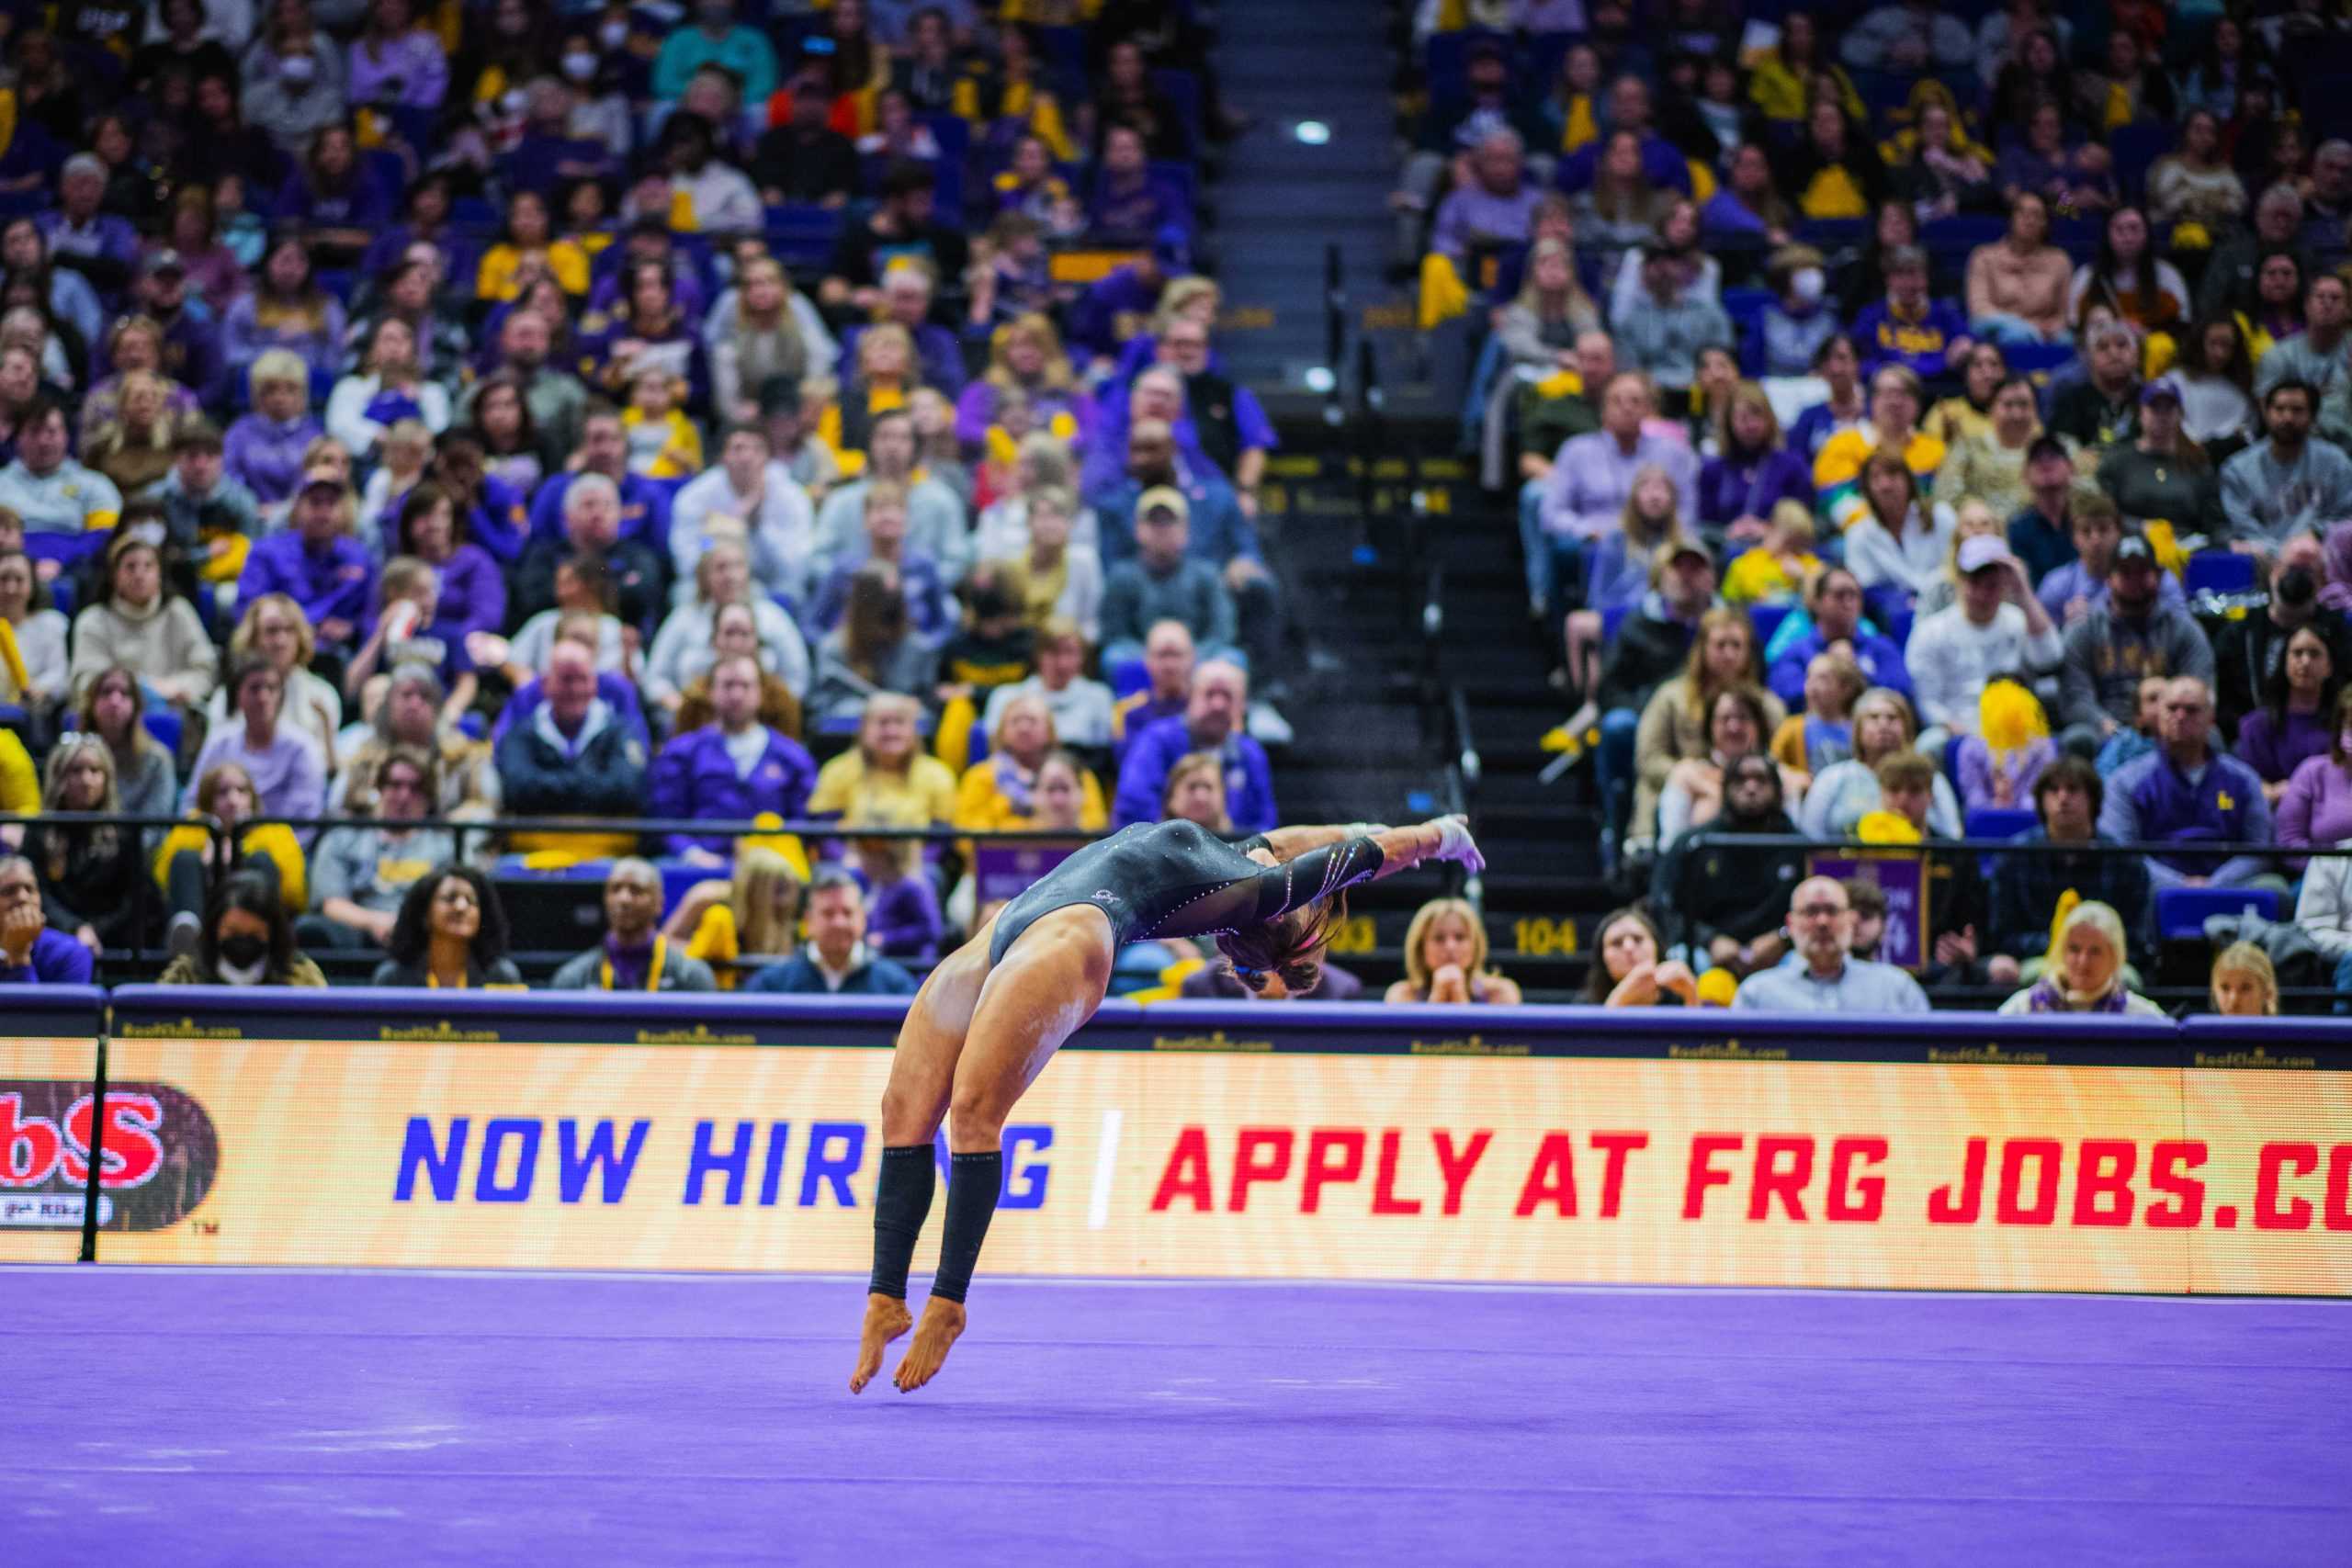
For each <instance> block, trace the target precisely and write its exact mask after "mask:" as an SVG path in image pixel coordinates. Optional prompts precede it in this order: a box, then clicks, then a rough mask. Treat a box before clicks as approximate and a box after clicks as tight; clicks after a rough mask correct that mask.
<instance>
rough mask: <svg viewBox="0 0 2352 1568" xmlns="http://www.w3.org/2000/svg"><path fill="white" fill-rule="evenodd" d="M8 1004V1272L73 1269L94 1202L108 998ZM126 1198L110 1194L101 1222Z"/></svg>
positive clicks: (0, 1030)
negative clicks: (101, 1011) (93, 1153)
mask: <svg viewBox="0 0 2352 1568" xmlns="http://www.w3.org/2000/svg"><path fill="white" fill-rule="evenodd" d="M0 996H5V997H6V998H7V1001H6V1011H5V1017H4V1019H0V1035H5V1037H0V1263H71V1262H73V1261H74V1258H77V1257H79V1256H80V1254H81V1250H82V1225H83V1213H84V1210H85V1206H86V1205H87V1202H88V1196H89V1177H90V1166H89V1154H90V1140H91V1124H92V1122H93V1121H94V1119H95V1114H96V1100H95V1098H94V1097H95V1096H96V1092H97V1073H98V1040H97V1032H98V1008H99V1005H100V1003H101V1002H102V1001H103V999H104V998H103V995H102V993H100V992H98V991H96V990H95V989H91V988H89V987H47V988H41V989H36V988H34V987H25V986H12V987H8V988H7V990H6V991H5V992H0ZM100 1174H101V1176H114V1175H116V1174H117V1173H116V1172H115V1171H111V1170H108V1169H107V1168H104V1167H102V1168H101V1170H100ZM116 1190H119V1183H118V1184H117V1185H116V1186H113V1187H107V1188H104V1189H102V1191H101V1196H100V1199H99V1210H100V1213H106V1212H107V1210H109V1209H110V1208H111V1207H112V1203H113V1198H112V1193H113V1192H114V1191H116Z"/></svg>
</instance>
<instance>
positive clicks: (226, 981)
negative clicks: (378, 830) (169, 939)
mask: <svg viewBox="0 0 2352 1568" xmlns="http://www.w3.org/2000/svg"><path fill="white" fill-rule="evenodd" d="M157 983H158V984H161V985H165V986H303V987H320V988H324V987H325V986H326V983H327V977H326V976H324V975H322V974H321V973H320V972H319V966H318V965H317V964H313V963H311V961H310V960H309V959H307V958H305V957H303V956H302V954H301V953H300V952H299V951H298V950H297V949H296V948H295V945H294V926H293V922H292V921H291V920H289V919H287V915H286V906H285V905H284V903H282V902H281V901H280V900H279V898H278V896H277V884H276V883H275V882H274V881H273V880H271V879H270V878H269V877H268V876H266V875H264V874H259V873H254V872H239V873H237V874H235V875H233V876H231V877H230V878H228V880H226V881H225V882H223V883H221V885H220V891H219V892H218V893H216V894H214V895H213V898H212V904H211V908H209V909H208V910H206V912H205V919H204V923H203V924H202V926H201V927H200V928H198V937H197V942H196V949H195V951H194V952H192V953H182V954H180V955H179V956H178V957H176V958H175V959H173V960H172V962H171V963H170V964H169V965H168V966H166V967H165V968H164V973H163V974H162V975H161V976H158V977H157Z"/></svg>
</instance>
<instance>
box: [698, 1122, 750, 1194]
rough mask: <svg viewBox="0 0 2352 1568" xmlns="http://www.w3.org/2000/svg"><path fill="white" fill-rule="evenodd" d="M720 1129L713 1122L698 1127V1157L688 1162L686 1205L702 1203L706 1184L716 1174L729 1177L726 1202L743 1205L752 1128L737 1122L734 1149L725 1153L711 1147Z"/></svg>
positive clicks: (748, 1124)
mask: <svg viewBox="0 0 2352 1568" xmlns="http://www.w3.org/2000/svg"><path fill="white" fill-rule="evenodd" d="M717 1125H718V1123H716V1122H695V1152H694V1157H693V1158H691V1159H689V1160H688V1161H687V1162H686V1201H687V1202H689V1203H699V1202H701V1201H702V1189H703V1183H704V1182H705V1181H706V1180H707V1179H709V1176H710V1173H711V1172H712V1171H714V1170H723V1171H725V1172H726V1173H727V1199H726V1201H727V1202H728V1204H729V1206H730V1207H731V1206H733V1205H736V1204H739V1203H741V1202H742V1201H743V1179H744V1177H745V1176H747V1175H749V1174H750V1172H751V1165H752V1124H751V1123H750V1122H736V1123H735V1143H734V1145H733V1146H732V1147H730V1148H729V1149H727V1150H726V1151H725V1152H723V1153H722V1152H720V1151H718V1150H716V1149H713V1148H712V1147H711V1146H710V1133H711V1129H712V1128H713V1127H715V1126H717Z"/></svg>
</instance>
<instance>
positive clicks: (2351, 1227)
mask: <svg viewBox="0 0 2352 1568" xmlns="http://www.w3.org/2000/svg"><path fill="white" fill-rule="evenodd" d="M2325 1214H2326V1224H2327V1228H2328V1229H2329V1230H2332V1231H2352V1144H2338V1145H2335V1147H2334V1148H2332V1149H2330V1150H2328V1151H2327V1209H2326V1211H2325Z"/></svg>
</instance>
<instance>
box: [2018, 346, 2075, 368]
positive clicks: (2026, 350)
mask: <svg viewBox="0 0 2352 1568" xmlns="http://www.w3.org/2000/svg"><path fill="white" fill-rule="evenodd" d="M2001 353H2002V355H2004V356H2005V357H2006V358H2007V360H2008V362H2009V368H2010V369H2012V370H2014V371H2016V372H2017V373H2018V375H2020V376H2047V375H2049V374H2050V373H2051V372H2052V370H2055V369H2057V368H2058V367H2060V366H2062V365H2065V364H2067V363H2069V362H2071V361H2072V360H2073V359H2074V357H2075V350H2074V348H2073V346H2072V345H2070V344H2063V343H2005V344H2002V345H2001Z"/></svg>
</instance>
